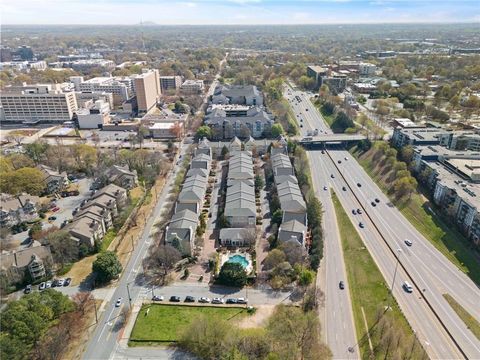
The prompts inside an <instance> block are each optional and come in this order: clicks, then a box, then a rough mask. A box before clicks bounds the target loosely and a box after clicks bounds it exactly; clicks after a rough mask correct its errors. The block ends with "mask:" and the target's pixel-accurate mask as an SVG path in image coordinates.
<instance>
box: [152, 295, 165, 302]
mask: <svg viewBox="0 0 480 360" xmlns="http://www.w3.org/2000/svg"><path fill="white" fill-rule="evenodd" d="M163 299H164V298H163V296H158V295H154V296H153V297H152V301H163Z"/></svg>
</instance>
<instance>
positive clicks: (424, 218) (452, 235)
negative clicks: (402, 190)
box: [352, 150, 480, 285]
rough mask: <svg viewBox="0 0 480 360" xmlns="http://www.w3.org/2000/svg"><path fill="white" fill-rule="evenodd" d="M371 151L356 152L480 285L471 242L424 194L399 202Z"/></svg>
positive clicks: (409, 215) (420, 227)
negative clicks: (436, 209)
mask: <svg viewBox="0 0 480 360" xmlns="http://www.w3.org/2000/svg"><path fill="white" fill-rule="evenodd" d="M371 152H372V151H371V150H370V151H368V152H366V153H364V154H361V155H360V153H359V152H358V151H353V152H352V153H353V155H354V156H355V157H356V159H357V160H358V162H359V164H360V165H361V166H362V167H363V169H364V170H365V171H366V172H367V174H368V175H369V176H370V177H371V178H372V179H373V180H374V181H375V183H376V184H377V185H378V186H379V187H380V189H382V191H383V192H384V193H385V194H386V195H388V196H389V198H390V200H391V201H392V203H394V204H395V206H396V207H397V208H398V209H399V210H400V212H401V213H402V214H403V216H405V217H406V218H407V220H408V221H409V222H410V223H411V224H412V225H413V226H415V228H416V229H417V230H418V231H419V232H420V233H421V234H422V235H423V236H424V237H425V238H426V239H428V240H429V241H430V242H431V243H432V244H433V245H434V246H435V247H436V248H437V250H438V251H440V252H441V253H442V254H443V255H444V256H445V257H446V258H447V259H449V260H450V261H451V262H452V263H453V264H454V265H455V266H457V267H458V268H459V269H460V270H461V271H463V272H464V273H465V274H467V275H468V276H469V277H470V279H472V280H473V281H474V282H475V283H476V284H477V285H480V257H479V255H478V253H477V252H475V251H474V250H473V249H472V248H471V243H470V242H469V241H468V240H467V239H466V238H465V237H464V236H463V235H462V234H461V233H460V232H458V231H457V230H456V229H455V228H454V227H453V226H451V225H447V224H446V223H444V222H443V221H442V219H441V218H440V217H439V216H438V215H437V214H435V213H432V209H433V206H432V205H431V204H430V202H429V201H428V200H427V199H425V197H424V196H422V194H421V193H419V192H415V193H414V194H413V195H412V197H411V200H410V201H396V200H395V199H394V198H393V197H392V196H390V194H389V193H388V189H389V185H387V184H386V183H385V180H384V176H382V175H381V169H379V168H378V167H376V166H375V165H374V163H373V161H372V154H371Z"/></svg>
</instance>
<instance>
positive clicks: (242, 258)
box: [228, 255, 248, 269]
mask: <svg viewBox="0 0 480 360" xmlns="http://www.w3.org/2000/svg"><path fill="white" fill-rule="evenodd" d="M228 262H230V263H237V264H240V265H242V266H243V268H244V269H246V268H247V266H248V260H247V259H246V258H245V256H242V255H233V256H230V258H229V259H228Z"/></svg>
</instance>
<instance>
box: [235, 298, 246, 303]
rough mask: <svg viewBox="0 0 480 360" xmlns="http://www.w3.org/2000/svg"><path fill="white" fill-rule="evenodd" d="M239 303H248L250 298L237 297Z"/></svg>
mask: <svg viewBox="0 0 480 360" xmlns="http://www.w3.org/2000/svg"><path fill="white" fill-rule="evenodd" d="M237 304H248V299H247V298H243V297H241V298H238V299H237Z"/></svg>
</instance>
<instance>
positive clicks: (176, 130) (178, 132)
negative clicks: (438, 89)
mask: <svg viewBox="0 0 480 360" xmlns="http://www.w3.org/2000/svg"><path fill="white" fill-rule="evenodd" d="M170 132H171V133H172V134H173V135H174V136H175V139H177V140H178V139H180V138H181V137H182V134H183V126H182V125H181V124H180V122H178V121H177V122H175V123H174V124H173V125H172V127H171V128H170Z"/></svg>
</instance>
